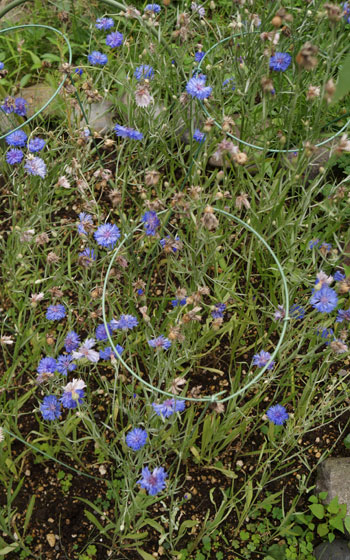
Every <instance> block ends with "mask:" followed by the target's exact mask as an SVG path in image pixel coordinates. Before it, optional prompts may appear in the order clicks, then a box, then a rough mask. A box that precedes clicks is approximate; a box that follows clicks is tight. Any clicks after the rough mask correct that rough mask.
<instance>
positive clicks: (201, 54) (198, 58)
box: [194, 51, 205, 62]
mask: <svg viewBox="0 0 350 560" xmlns="http://www.w3.org/2000/svg"><path fill="white" fill-rule="evenodd" d="M204 57H205V52H204V51H198V52H196V53H195V55H194V59H195V61H196V62H200V61H201V60H202V59H203V58H204Z"/></svg>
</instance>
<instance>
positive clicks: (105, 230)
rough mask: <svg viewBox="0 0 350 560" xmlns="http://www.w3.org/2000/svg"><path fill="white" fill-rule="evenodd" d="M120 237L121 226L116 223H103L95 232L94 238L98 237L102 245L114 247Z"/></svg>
mask: <svg viewBox="0 0 350 560" xmlns="http://www.w3.org/2000/svg"><path fill="white" fill-rule="evenodd" d="M119 237H120V231H119V228H118V227H117V226H116V225H115V224H109V223H108V222H107V223H106V224H103V225H102V226H100V227H99V228H97V230H96V231H95V233H94V238H95V239H96V241H97V243H98V245H99V246H100V247H107V248H108V249H113V247H114V246H115V244H116V243H117V241H118V239H119Z"/></svg>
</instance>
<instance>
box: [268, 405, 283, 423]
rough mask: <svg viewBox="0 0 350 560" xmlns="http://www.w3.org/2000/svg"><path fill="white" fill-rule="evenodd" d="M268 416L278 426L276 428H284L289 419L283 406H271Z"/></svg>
mask: <svg viewBox="0 0 350 560" xmlns="http://www.w3.org/2000/svg"><path fill="white" fill-rule="evenodd" d="M266 416H267V417H268V419H269V420H270V422H273V423H274V424H276V426H282V424H284V422H285V421H286V420H288V418H289V414H288V412H287V411H286V409H285V408H284V406H282V405H281V404H276V405H275V406H271V407H270V408H269V409H268V410H267V412H266Z"/></svg>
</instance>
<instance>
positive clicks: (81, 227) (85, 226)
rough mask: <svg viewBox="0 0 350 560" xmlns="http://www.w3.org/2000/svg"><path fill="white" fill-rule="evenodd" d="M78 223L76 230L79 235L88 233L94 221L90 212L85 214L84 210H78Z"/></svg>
mask: <svg viewBox="0 0 350 560" xmlns="http://www.w3.org/2000/svg"><path fill="white" fill-rule="evenodd" d="M79 220H80V222H79V224H78V232H79V234H80V235H88V234H89V231H91V229H92V228H93V225H94V221H93V219H92V216H91V215H90V214H86V212H80V214H79Z"/></svg>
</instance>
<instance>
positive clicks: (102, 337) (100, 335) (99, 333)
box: [95, 323, 113, 340]
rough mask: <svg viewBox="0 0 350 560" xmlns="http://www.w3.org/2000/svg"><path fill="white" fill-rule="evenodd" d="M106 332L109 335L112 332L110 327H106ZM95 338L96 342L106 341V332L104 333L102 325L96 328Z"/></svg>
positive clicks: (104, 329)
mask: <svg viewBox="0 0 350 560" xmlns="http://www.w3.org/2000/svg"><path fill="white" fill-rule="evenodd" d="M108 331H109V334H112V332H113V330H112V327H111V326H110V325H108ZM95 336H96V338H97V340H107V339H108V336H107V331H106V328H105V326H104V324H103V323H102V324H101V325H98V326H97V327H96V330H95Z"/></svg>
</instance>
